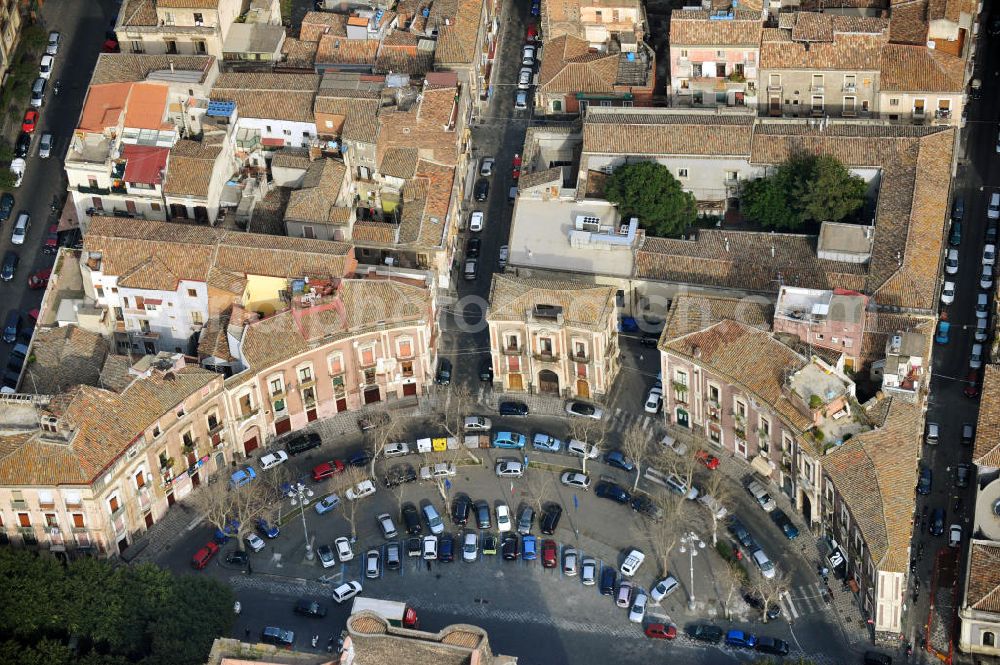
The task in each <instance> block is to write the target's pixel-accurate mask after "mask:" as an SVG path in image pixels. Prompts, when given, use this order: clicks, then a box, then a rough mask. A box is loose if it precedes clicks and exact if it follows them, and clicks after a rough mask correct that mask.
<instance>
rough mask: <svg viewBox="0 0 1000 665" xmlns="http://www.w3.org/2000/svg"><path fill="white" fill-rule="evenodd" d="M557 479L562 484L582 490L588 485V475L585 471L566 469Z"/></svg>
mask: <svg viewBox="0 0 1000 665" xmlns="http://www.w3.org/2000/svg"><path fill="white" fill-rule="evenodd" d="M559 480H560V482H562V484H563V485H566V486H568V487H577V488H579V489H582V490H585V489H588V488H589V487H590V476H588V475H587V474H585V473H578V472H576V471H566V472H565V473H563V475H562V476H560V478H559Z"/></svg>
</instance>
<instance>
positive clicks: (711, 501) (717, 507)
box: [698, 494, 729, 520]
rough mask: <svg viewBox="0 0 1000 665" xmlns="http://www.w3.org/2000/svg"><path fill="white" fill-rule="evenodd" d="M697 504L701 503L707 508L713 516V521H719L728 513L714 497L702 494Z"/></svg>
mask: <svg viewBox="0 0 1000 665" xmlns="http://www.w3.org/2000/svg"><path fill="white" fill-rule="evenodd" d="M698 502H699V503H701V504H702V505H703V506H705V507H706V508H708V510H709V512H711V513H712V514H713V515H715V519H717V520H721V519H722V518H724V517H725V516H726V515H728V514H729V511H728V510H726V507H725V506H723V505H722V504H721V503H719V501H718V500H717V499H716V498H715V497H714V496H711V495H708V494H702V495H701V496H699V497H698Z"/></svg>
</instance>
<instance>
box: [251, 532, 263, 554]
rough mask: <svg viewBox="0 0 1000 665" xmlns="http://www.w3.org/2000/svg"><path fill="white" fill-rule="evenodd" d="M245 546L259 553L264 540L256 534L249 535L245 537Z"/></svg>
mask: <svg viewBox="0 0 1000 665" xmlns="http://www.w3.org/2000/svg"><path fill="white" fill-rule="evenodd" d="M247 545H249V546H250V549H252V550H253V551H254V552H260V551H261V550H262V549H264V540H263V539H262V538H261V537H260V536H258V535H257V534H256V533H251V534H250V535H249V536H247Z"/></svg>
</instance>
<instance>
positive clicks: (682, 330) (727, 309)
mask: <svg viewBox="0 0 1000 665" xmlns="http://www.w3.org/2000/svg"><path fill="white" fill-rule="evenodd" d="M773 318H774V305H773V304H771V302H770V301H769V300H764V299H755V298H726V297H722V296H701V295H699V296H688V295H679V296H677V297H675V298H674V299H673V302H672V303H671V304H670V310H669V311H668V312H667V318H666V321H664V323H663V333H662V334H661V335H660V345H661V346H662V347H663V348H664V349H665V348H666V347H665V346H663V345H664V344H665V342H667V341H669V340H672V339H676V338H677V337H682V336H684V335H687V334H689V333H693V332H697V331H699V330H704V329H705V328H708V327H709V326H714V325H715V324H716V323H718V322H719V321H723V320H726V319H728V320H730V321H739V322H740V323H744V324H746V325H748V326H753V327H754V328H760V329H761V330H765V331H770V330H771V320H772V319H773Z"/></svg>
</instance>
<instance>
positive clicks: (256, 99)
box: [211, 73, 320, 122]
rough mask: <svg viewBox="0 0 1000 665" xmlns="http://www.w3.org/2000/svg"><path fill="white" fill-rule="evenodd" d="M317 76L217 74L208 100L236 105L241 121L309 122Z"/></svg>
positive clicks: (317, 85)
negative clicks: (231, 102) (247, 119)
mask: <svg viewBox="0 0 1000 665" xmlns="http://www.w3.org/2000/svg"><path fill="white" fill-rule="evenodd" d="M319 79H320V77H319V75H318V74H272V73H252V74H247V73H230V74H220V75H219V78H218V79H217V80H216V82H215V85H214V86H213V87H212V94H211V98H212V99H216V100H226V101H233V102H236V111H237V113H238V114H239V115H240V116H241V117H244V118H260V119H265V120H288V121H292V122H313V121H314V118H313V114H312V107H313V99H314V97H315V96H316V90H317V89H318V88H319Z"/></svg>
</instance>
